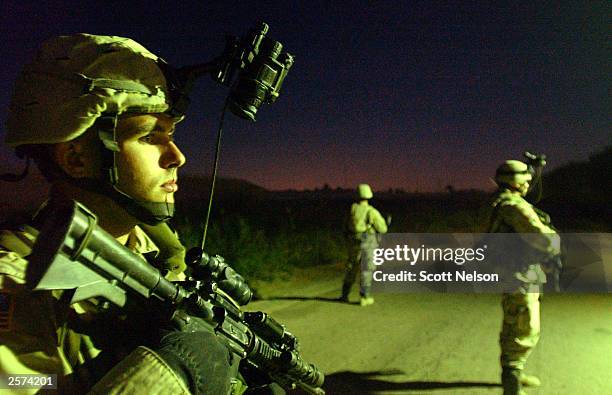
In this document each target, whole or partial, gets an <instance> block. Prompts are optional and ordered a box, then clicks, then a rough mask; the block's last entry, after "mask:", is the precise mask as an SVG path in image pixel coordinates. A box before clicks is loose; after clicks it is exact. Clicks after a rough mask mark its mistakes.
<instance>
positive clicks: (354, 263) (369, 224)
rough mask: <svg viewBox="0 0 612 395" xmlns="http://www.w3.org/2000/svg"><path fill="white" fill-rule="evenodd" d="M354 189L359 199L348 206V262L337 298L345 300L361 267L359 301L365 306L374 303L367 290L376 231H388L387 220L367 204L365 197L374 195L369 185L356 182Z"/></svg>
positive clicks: (369, 285)
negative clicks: (355, 188) (340, 291)
mask: <svg viewBox="0 0 612 395" xmlns="http://www.w3.org/2000/svg"><path fill="white" fill-rule="evenodd" d="M357 192H358V194H359V201H358V202H355V203H353V205H352V206H351V216H350V219H349V221H348V223H347V226H346V228H347V234H348V239H349V240H348V244H349V261H348V263H347V266H346V275H345V276H344V284H343V286H342V296H341V297H340V299H341V300H342V301H344V302H348V297H349V293H350V292H351V287H352V286H353V283H354V282H355V279H356V277H357V273H358V272H359V268H360V267H361V283H360V284H361V288H360V295H361V301H360V304H361V306H368V305H371V304H373V303H374V298H373V297H372V295H371V293H370V290H371V288H372V272H373V271H374V261H373V257H374V249H375V248H376V247H378V237H377V234H379V233H387V223H386V222H385V219H384V218H383V217H382V215H381V214H380V213H379V212H378V210H376V209H375V208H374V207H372V206H370V205H369V204H368V200H369V199H371V198H372V196H373V194H372V189H371V188H370V186H369V185H368V184H359V187H358V188H357Z"/></svg>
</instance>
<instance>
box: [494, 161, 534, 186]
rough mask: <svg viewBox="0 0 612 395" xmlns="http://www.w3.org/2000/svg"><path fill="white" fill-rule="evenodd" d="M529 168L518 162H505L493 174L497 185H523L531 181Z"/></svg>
mask: <svg viewBox="0 0 612 395" xmlns="http://www.w3.org/2000/svg"><path fill="white" fill-rule="evenodd" d="M531 179H532V176H531V173H530V172H529V166H528V165H527V164H526V163H524V162H521V161H520V160H507V161H505V162H504V163H502V164H501V165H500V166H499V167H498V168H497V170H496V172H495V182H497V184H518V185H520V184H524V183H526V182H528V181H531Z"/></svg>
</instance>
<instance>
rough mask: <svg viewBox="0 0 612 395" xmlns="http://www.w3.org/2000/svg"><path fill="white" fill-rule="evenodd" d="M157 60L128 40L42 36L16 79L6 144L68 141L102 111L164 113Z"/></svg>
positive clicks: (163, 90) (164, 88)
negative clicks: (43, 38) (29, 59)
mask: <svg viewBox="0 0 612 395" xmlns="http://www.w3.org/2000/svg"><path fill="white" fill-rule="evenodd" d="M158 62H163V61H162V60H161V59H160V58H158V57H157V56H156V55H154V54H152V53H151V52H149V51H148V50H147V49H146V48H144V47H143V46H142V45H140V44H138V43H137V42H135V41H134V40H131V39H129V38H123V37H117V36H96V35H91V34H75V35H71V36H59V37H54V38H52V39H49V40H47V41H46V42H44V43H43V45H42V47H41V49H40V50H39V52H38V54H37V56H36V57H35V59H34V60H33V61H32V63H30V64H29V65H27V66H26V67H25V68H24V70H23V71H22V73H21V75H20V76H19V78H18V79H17V82H16V85H15V92H14V94H13V98H12V101H11V104H10V109H9V115H8V119H7V135H6V143H7V145H9V146H12V147H17V146H20V145H23V144H52V143H59V142H65V141H70V140H72V139H74V138H76V137H78V136H80V135H81V134H83V133H84V132H85V131H86V130H87V129H88V128H89V127H91V126H92V125H93V124H94V122H95V121H96V119H98V118H99V117H100V116H101V115H102V114H114V115H118V114H121V113H125V112H134V113H161V112H165V111H167V110H168V108H169V102H170V99H169V97H170V96H169V92H168V87H167V84H166V78H165V77H164V74H163V72H162V70H161V69H160V67H159V66H158Z"/></svg>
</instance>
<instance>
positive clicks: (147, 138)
mask: <svg viewBox="0 0 612 395" xmlns="http://www.w3.org/2000/svg"><path fill="white" fill-rule="evenodd" d="M138 140H140V141H142V142H143V143H152V142H153V135H152V134H147V135H146V136H142V137H141V138H139V139H138Z"/></svg>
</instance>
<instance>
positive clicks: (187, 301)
mask: <svg viewBox="0 0 612 395" xmlns="http://www.w3.org/2000/svg"><path fill="white" fill-rule="evenodd" d="M45 211H46V213H45V214H44V215H43V216H44V218H42V219H41V223H42V226H41V227H40V233H39V235H38V237H37V240H36V243H35V244H34V246H33V248H32V253H31V255H30V256H29V260H30V264H29V265H28V270H27V274H26V275H27V280H28V283H29V284H33V285H34V290H59V289H61V290H74V292H73V295H72V299H71V301H70V303H76V302H79V301H82V300H86V299H90V298H94V297H95V298H103V299H104V300H105V301H106V302H105V306H106V307H107V308H108V307H109V306H110V303H112V304H113V305H116V306H118V307H120V308H121V307H124V306H125V305H126V303H127V302H128V301H129V300H131V299H132V298H134V297H140V298H144V299H145V300H151V299H153V300H157V301H159V302H161V305H162V306H164V307H165V308H169V309H170V311H171V319H172V322H173V323H174V324H175V325H177V326H178V327H179V328H183V327H186V326H189V328H190V330H193V329H194V328H195V329H197V327H198V325H201V326H204V327H207V329H211V328H212V329H213V331H214V333H215V334H216V335H217V336H218V338H219V339H220V340H221V341H222V342H223V343H224V344H226V345H227V346H228V348H229V349H230V350H231V351H232V352H233V353H235V354H236V355H238V356H239V357H240V358H241V359H242V363H245V364H246V366H247V367H248V368H249V369H254V370H255V372H256V373H257V374H261V375H263V376H262V377H269V378H270V380H271V381H274V382H277V383H278V384H279V385H281V386H282V387H284V388H286V389H294V388H300V389H302V390H304V391H306V392H307V393H310V394H315V395H324V394H325V392H324V391H323V389H322V388H321V385H322V384H323V380H324V375H323V373H322V372H321V371H320V370H319V369H318V368H317V367H316V366H315V365H313V364H310V363H306V362H305V361H304V360H303V359H302V357H301V355H300V353H299V345H298V341H297V339H296V337H295V336H294V335H293V334H291V333H290V332H288V331H287V330H286V329H285V327H284V326H283V325H281V324H279V323H278V322H277V321H275V320H274V319H273V318H272V317H270V316H269V315H267V314H266V313H263V312H243V311H242V310H241V309H240V305H245V304H247V303H248V302H249V301H250V299H251V295H252V293H251V290H250V289H249V287H248V285H247V284H246V283H245V282H244V280H243V278H242V277H241V276H240V275H239V274H237V273H236V272H235V271H234V270H233V269H232V268H231V267H230V266H229V265H227V264H226V263H225V262H224V260H223V258H221V257H219V256H215V257H210V256H208V255H207V254H205V253H203V252H202V251H201V250H199V248H196V249H192V250H191V251H189V253H188V254H187V256H188V258H187V262H188V264H189V265H190V266H192V268H193V272H194V273H195V274H196V275H197V276H198V277H199V278H192V279H190V281H186V282H170V281H168V280H166V279H165V278H164V277H163V275H162V274H161V273H160V271H159V270H157V269H156V268H154V267H153V266H151V265H150V264H149V263H147V262H146V261H145V260H144V259H143V258H142V257H141V256H139V255H137V254H135V253H133V252H132V251H130V250H129V249H127V248H126V247H125V246H123V245H121V244H120V243H119V242H118V241H117V240H115V239H114V238H113V237H112V236H111V235H110V234H108V233H107V232H106V231H104V230H103V229H102V228H100V227H99V226H98V225H97V224H96V222H97V218H96V216H95V214H93V213H92V212H91V211H89V210H88V209H87V208H86V207H85V206H83V205H82V204H80V203H78V202H76V201H73V200H62V201H54V200H53V199H52V201H51V202H50V204H49V205H48V207H47V208H46V209H45Z"/></svg>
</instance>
